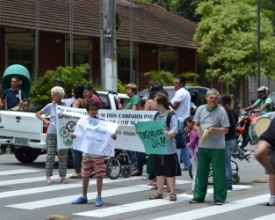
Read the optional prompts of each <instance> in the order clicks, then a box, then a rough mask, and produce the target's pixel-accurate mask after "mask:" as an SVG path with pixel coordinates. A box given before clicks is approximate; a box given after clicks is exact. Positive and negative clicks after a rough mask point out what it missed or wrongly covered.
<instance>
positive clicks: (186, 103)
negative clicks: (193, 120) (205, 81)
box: [171, 88, 191, 122]
mask: <svg viewBox="0 0 275 220" xmlns="http://www.w3.org/2000/svg"><path fill="white" fill-rule="evenodd" d="M175 102H178V103H180V104H179V107H178V108H177V109H176V110H175V113H176V115H177V116H178V119H179V120H180V121H181V122H183V121H184V120H185V119H186V118H187V117H189V116H190V109H191V95H190V93H189V92H188V91H187V90H186V89H185V88H181V89H179V90H177V91H176V93H175V95H174V97H173V98H172V99H171V103H172V104H174V103H175Z"/></svg>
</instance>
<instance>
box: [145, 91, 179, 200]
mask: <svg viewBox="0 0 275 220" xmlns="http://www.w3.org/2000/svg"><path fill="white" fill-rule="evenodd" d="M169 105H170V103H169V100H168V97H167V96H166V95H165V94H161V93H158V94H157V95H156V96H155V98H154V108H155V109H156V110H157V111H158V114H157V116H156V119H155V120H156V121H157V120H159V121H161V123H163V127H164V137H165V143H166V146H167V153H166V154H163V153H161V154H153V164H154V168H155V172H156V175H157V193H156V194H154V195H152V196H150V197H149V199H162V198H163V185H164V181H165V179H166V180H167V183H168V185H169V187H170V199H169V200H170V201H176V200H177V196H176V194H175V183H176V176H181V169H180V166H179V162H178V158H177V153H176V152H177V147H176V139H175V136H176V135H177V131H178V119H177V116H176V115H175V114H174V115H172V117H171V122H170V124H169V127H168V126H167V124H166V118H167V116H168V114H169V112H170V110H169V109H170V108H169Z"/></svg>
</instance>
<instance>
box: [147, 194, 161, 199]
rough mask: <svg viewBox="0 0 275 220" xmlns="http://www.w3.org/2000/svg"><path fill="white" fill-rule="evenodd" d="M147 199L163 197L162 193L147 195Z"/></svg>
mask: <svg viewBox="0 0 275 220" xmlns="http://www.w3.org/2000/svg"><path fill="white" fill-rule="evenodd" d="M149 199H163V195H162V194H159V193H156V194H154V195H151V196H149Z"/></svg>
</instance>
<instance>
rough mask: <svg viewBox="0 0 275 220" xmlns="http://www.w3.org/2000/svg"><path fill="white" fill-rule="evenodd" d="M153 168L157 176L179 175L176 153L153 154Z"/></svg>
mask: <svg viewBox="0 0 275 220" xmlns="http://www.w3.org/2000/svg"><path fill="white" fill-rule="evenodd" d="M152 158H153V164H154V170H155V172H156V175H157V176H165V177H175V176H181V169H180V165H179V162H178V157H177V154H168V155H158V154H153V156H152Z"/></svg>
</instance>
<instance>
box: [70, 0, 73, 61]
mask: <svg viewBox="0 0 275 220" xmlns="http://www.w3.org/2000/svg"><path fill="white" fill-rule="evenodd" d="M73 16H74V0H70V66H73V65H74V61H73V53H74V39H73V37H74V36H73V21H74V19H73Z"/></svg>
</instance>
